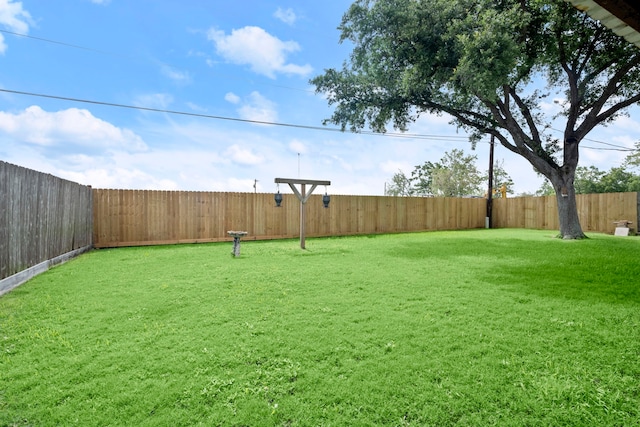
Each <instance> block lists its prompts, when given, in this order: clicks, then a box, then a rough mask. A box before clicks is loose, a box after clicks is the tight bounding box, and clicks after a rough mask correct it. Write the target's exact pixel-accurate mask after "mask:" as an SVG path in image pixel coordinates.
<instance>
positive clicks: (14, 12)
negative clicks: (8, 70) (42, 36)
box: [0, 0, 33, 54]
mask: <svg viewBox="0 0 640 427" xmlns="http://www.w3.org/2000/svg"><path fill="white" fill-rule="evenodd" d="M32 23H33V20H32V19H31V15H30V14H29V12H27V11H26V10H24V9H23V8H22V2H13V1H12V0H0V26H3V27H5V28H8V29H9V30H10V31H13V32H16V33H21V34H27V33H28V32H29V24H32ZM6 50H7V44H6V43H5V42H4V36H3V35H2V34H0V54H4V53H5V51H6Z"/></svg>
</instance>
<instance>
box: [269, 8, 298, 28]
mask: <svg viewBox="0 0 640 427" xmlns="http://www.w3.org/2000/svg"><path fill="white" fill-rule="evenodd" d="M273 16H275V17H276V18H278V19H279V20H281V21H282V22H284V23H285V24H288V25H293V24H295V22H296V20H297V19H298V17H297V16H296V14H295V12H294V11H293V9H291V8H287V9H282V8H281V7H279V8H278V10H276V11H275V12H274V14H273Z"/></svg>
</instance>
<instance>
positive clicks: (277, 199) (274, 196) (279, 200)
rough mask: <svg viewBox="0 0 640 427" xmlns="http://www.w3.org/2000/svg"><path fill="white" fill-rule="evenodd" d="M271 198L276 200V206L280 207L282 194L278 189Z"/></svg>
mask: <svg viewBox="0 0 640 427" xmlns="http://www.w3.org/2000/svg"><path fill="white" fill-rule="evenodd" d="M273 199H274V200H275V201H276V208H279V207H281V206H280V205H282V194H280V191H278V192H277V193H276V194H274V195H273Z"/></svg>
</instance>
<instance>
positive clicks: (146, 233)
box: [94, 190, 638, 247]
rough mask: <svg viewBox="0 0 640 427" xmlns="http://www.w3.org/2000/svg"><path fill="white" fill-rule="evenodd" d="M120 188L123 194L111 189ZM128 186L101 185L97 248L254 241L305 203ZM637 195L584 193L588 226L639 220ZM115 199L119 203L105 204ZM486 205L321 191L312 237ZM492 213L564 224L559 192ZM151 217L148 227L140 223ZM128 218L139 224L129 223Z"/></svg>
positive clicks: (474, 211)
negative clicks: (234, 234) (236, 234)
mask: <svg viewBox="0 0 640 427" xmlns="http://www.w3.org/2000/svg"><path fill="white" fill-rule="evenodd" d="M113 191H116V192H118V194H119V197H114V196H105V195H104V193H105V192H107V193H108V192H113ZM123 191H124V190H94V195H95V200H96V203H95V211H94V212H95V213H96V214H95V216H94V218H95V222H96V224H95V230H96V231H95V235H96V239H97V241H96V246H98V247H106V246H110V245H121V244H122V242H129V243H131V242H136V244H152V243H150V242H195V241H198V242H199V241H221V240H228V239H229V238H228V236H227V235H226V232H227V230H232V229H238V230H243V231H248V232H249V236H247V238H248V239H263V238H264V239H271V238H293V237H297V236H298V235H299V230H300V228H299V227H300V225H299V220H300V216H299V215H300V204H299V201H298V200H297V198H296V197H295V196H294V195H293V194H283V203H282V207H280V208H276V207H275V202H274V201H273V195H272V194H264V193H260V194H255V193H212V192H177V191H169V192H150V191H140V192H138V193H139V194H136V195H135V200H133V201H128V199H127V197H130V195H129V194H127V195H126V197H125V195H123V194H124V193H122V192H123ZM121 193H122V194H121ZM131 194H133V193H131ZM637 199H638V196H637V193H624V194H619V195H587V196H584V197H583V195H579V197H578V198H577V202H578V205H579V211H580V214H581V221H583V224H584V227H585V230H588V231H598V232H611V231H612V227H611V225H612V222H613V221H614V220H616V219H626V218H618V217H620V216H627V217H630V218H638V213H637V211H638V208H637V203H638V202H637ZM114 200H117V202H115V204H117V205H118V207H117V208H116V207H113V206H111V207H104V206H101V205H102V204H104V203H112V204H113V203H114ZM123 204H126V205H132V206H133V205H134V206H135V209H134V210H133V211H132V210H131V209H130V208H125V207H123V206H122V205H123ZM485 209H486V200H484V199H466V198H422V197H418V198H408V197H390V196H343V195H336V196H332V200H331V204H330V207H329V208H327V209H325V208H323V207H322V196H321V195H320V194H314V195H312V196H311V197H310V198H309V200H308V202H307V206H306V223H305V229H306V235H307V236H308V237H314V236H331V235H354V234H373V233H395V232H404V231H421V230H455V229H468V228H483V227H484V216H485ZM130 212H133V214H131V213H130ZM493 214H494V218H493V224H494V227H496V228H504V227H515V228H537V229H557V227H558V226H557V224H558V221H557V210H556V200H555V196H546V197H535V198H509V199H495V200H494V208H493ZM104 215H108V216H107V217H104ZM114 216H117V218H116V219H114ZM145 219H146V225H145V226H138V225H140V224H141V223H143V224H144V223H145ZM122 221H133V222H134V223H135V224H133V225H132V224H128V225H126V226H124V227H125V228H124V229H122V227H123V224H121V222H122Z"/></svg>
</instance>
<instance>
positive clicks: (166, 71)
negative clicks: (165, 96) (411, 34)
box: [160, 65, 191, 83]
mask: <svg viewBox="0 0 640 427" xmlns="http://www.w3.org/2000/svg"><path fill="white" fill-rule="evenodd" d="M160 70H161V72H162V74H163V75H164V76H165V77H168V78H170V79H171V80H173V81H176V82H178V83H189V82H190V81H191V76H190V75H189V73H188V72H186V71H179V70H176V69H175V68H173V67H170V66H168V65H163V66H162V67H161V69H160Z"/></svg>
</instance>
